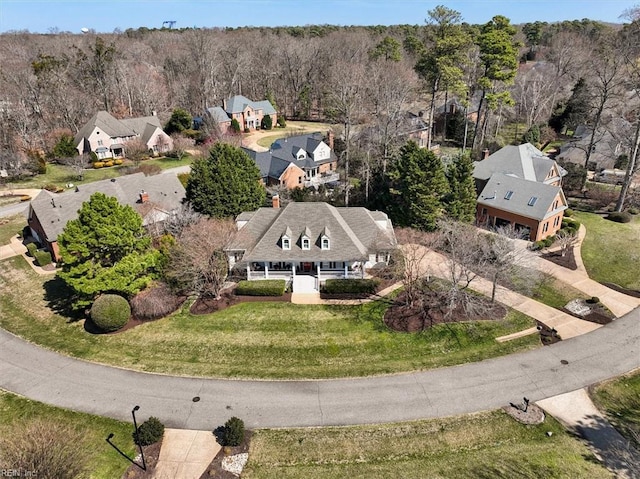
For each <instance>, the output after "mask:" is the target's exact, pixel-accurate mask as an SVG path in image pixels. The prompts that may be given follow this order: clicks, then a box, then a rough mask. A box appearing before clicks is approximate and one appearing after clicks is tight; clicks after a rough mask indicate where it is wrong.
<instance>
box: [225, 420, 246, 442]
mask: <svg viewBox="0 0 640 479" xmlns="http://www.w3.org/2000/svg"><path fill="white" fill-rule="evenodd" d="M243 440H244V421H243V420H242V419H240V418H237V417H235V416H234V417H232V418H231V419H229V420H228V421H227V422H226V423H224V441H223V442H224V445H225V446H239V445H240V444H242V441H243Z"/></svg>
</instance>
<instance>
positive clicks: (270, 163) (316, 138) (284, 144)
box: [242, 132, 337, 180]
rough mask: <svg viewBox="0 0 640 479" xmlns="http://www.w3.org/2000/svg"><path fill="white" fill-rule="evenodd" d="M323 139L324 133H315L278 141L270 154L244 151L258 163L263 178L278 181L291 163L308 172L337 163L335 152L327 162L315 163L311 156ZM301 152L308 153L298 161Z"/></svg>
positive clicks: (331, 153) (246, 149)
mask: <svg viewBox="0 0 640 479" xmlns="http://www.w3.org/2000/svg"><path fill="white" fill-rule="evenodd" d="M322 138H323V137H322V133H320V132H315V133H309V134H305V135H297V136H290V137H287V138H281V139H279V140H276V141H275V142H273V144H272V145H271V149H270V150H269V151H268V152H266V151H265V152H262V151H260V152H259V151H254V150H250V149H249V148H242V149H243V150H244V151H245V153H247V154H248V155H249V156H250V157H251V158H252V159H253V160H254V161H255V162H256V165H258V168H259V169H260V174H261V175H262V178H266V177H267V176H268V177H269V178H274V179H276V180H277V179H279V178H280V175H282V173H284V171H285V170H286V169H287V167H288V166H289V165H290V164H291V163H293V164H294V165H296V166H297V167H299V168H301V169H303V170H306V169H310V168H314V167H316V166H319V165H323V164H325V163H330V162H333V161H336V159H337V157H336V155H335V153H334V152H333V150H330V154H329V158H328V159H325V160H318V161H315V160H314V159H313V158H312V157H311V156H309V155H310V154H311V153H312V152H313V151H314V150H315V149H316V148H317V147H318V146H319V145H320V144H321V143H322V142H323V139H322ZM300 150H303V151H305V152H306V153H307V156H306V158H305V159H301V160H298V159H297V157H296V154H297V153H298V152H299V151H300Z"/></svg>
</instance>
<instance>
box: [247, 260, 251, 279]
mask: <svg viewBox="0 0 640 479" xmlns="http://www.w3.org/2000/svg"><path fill="white" fill-rule="evenodd" d="M247 279H248V280H249V279H251V263H247Z"/></svg>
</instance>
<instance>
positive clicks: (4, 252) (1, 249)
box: [0, 235, 27, 261]
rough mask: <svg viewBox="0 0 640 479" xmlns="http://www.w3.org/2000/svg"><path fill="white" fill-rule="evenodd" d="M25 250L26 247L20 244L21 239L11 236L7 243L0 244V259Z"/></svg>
mask: <svg viewBox="0 0 640 479" xmlns="http://www.w3.org/2000/svg"><path fill="white" fill-rule="evenodd" d="M26 252H27V247H26V246H25V245H23V244H22V240H21V239H20V238H18V236H17V235H16V236H13V237H12V238H11V241H10V242H9V244H5V245H2V246H0V261H1V260H3V259H7V258H13V257H14V256H20V255H21V254H25V253H26Z"/></svg>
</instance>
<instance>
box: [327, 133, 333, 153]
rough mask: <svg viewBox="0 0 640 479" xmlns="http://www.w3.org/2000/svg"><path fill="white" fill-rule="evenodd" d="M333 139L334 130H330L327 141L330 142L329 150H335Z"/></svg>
mask: <svg viewBox="0 0 640 479" xmlns="http://www.w3.org/2000/svg"><path fill="white" fill-rule="evenodd" d="M333 139H334V135H333V130H329V131H328V132H327V141H328V142H329V148H331V149H332V150H333Z"/></svg>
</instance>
